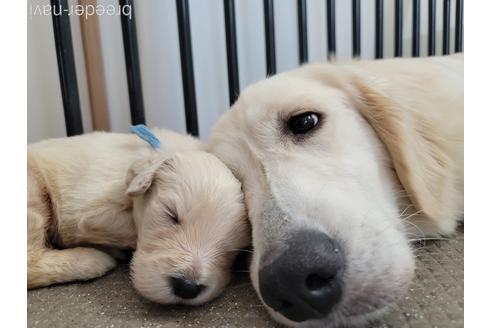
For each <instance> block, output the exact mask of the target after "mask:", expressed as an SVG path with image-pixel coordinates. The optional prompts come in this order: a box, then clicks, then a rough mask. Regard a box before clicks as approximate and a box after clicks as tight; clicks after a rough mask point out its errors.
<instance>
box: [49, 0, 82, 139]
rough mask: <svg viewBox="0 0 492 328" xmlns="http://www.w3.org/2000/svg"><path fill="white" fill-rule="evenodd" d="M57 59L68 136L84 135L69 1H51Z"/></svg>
mask: <svg viewBox="0 0 492 328" xmlns="http://www.w3.org/2000/svg"><path fill="white" fill-rule="evenodd" d="M51 7H52V16H53V17H52V18H53V32H54V35H55V47H56V59H57V62H58V74H59V77H60V89H61V93H62V101H63V112H64V115H65V127H66V129H67V136H73V135H77V134H82V133H84V129H83V126H82V115H81V113H80V100H79V88H78V86H77V72H76V70H75V59H74V55H73V45H72V33H71V29H70V17H69V16H68V11H69V8H68V4H67V0H51Z"/></svg>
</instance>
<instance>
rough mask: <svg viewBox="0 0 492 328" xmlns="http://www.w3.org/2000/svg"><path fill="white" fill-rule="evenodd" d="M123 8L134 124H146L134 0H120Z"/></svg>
mask: <svg viewBox="0 0 492 328" xmlns="http://www.w3.org/2000/svg"><path fill="white" fill-rule="evenodd" d="M120 6H121V8H127V9H125V12H126V13H128V15H123V14H122V15H121V30H122V32H123V33H122V34H123V46H124V49H125V63H126V79H127V83H128V96H129V99H130V114H131V119H132V124H145V112H144V101H143V91H142V79H141V77H140V60H139V56H138V42H137V23H136V20H135V7H134V5H133V0H120Z"/></svg>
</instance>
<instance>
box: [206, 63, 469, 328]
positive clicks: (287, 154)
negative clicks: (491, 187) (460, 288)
mask: <svg viewBox="0 0 492 328" xmlns="http://www.w3.org/2000/svg"><path fill="white" fill-rule="evenodd" d="M210 149H211V150H212V152H213V153H214V154H216V155H217V156H218V157H219V158H220V159H222V160H223V162H224V163H226V165H228V166H229V168H230V169H231V170H232V171H233V173H234V174H235V175H236V176H237V177H238V178H239V180H240V181H241V182H242V183H243V191H244V193H245V199H246V205H247V208H248V213H249V216H250V221H251V224H252V235H253V248H254V255H253V259H252V263H251V269H250V272H251V278H252V281H253V285H254V287H255V289H256V291H257V292H258V294H259V296H260V298H261V300H262V301H263V303H264V304H265V305H266V307H267V309H268V310H269V312H270V313H271V315H272V316H273V317H274V318H275V319H276V320H277V321H279V322H281V323H284V324H286V325H288V326H300V327H336V326H339V325H345V324H347V325H357V324H364V323H366V322H367V321H368V320H369V319H371V318H375V317H378V316H379V315H380V314H381V313H382V312H384V311H385V310H386V309H387V308H388V305H390V304H391V303H392V302H394V301H395V300H396V299H398V297H400V296H401V295H402V294H403V293H404V291H405V290H406V289H407V287H408V286H409V284H410V282H411V280H412V277H413V274H414V258H413V255H412V250H411V245H410V243H411V241H412V240H415V239H418V238H421V237H423V236H434V235H436V234H450V233H453V232H454V229H455V226H456V222H457V221H458V220H459V219H460V218H461V217H462V214H463V56H462V55H454V56H447V57H435V58H421V59H388V60H379V61H355V62H349V63H339V64H321V65H307V66H304V67H301V68H298V69H295V70H293V71H291V72H287V73H283V74H279V75H276V76H273V77H270V78H268V79H266V80H264V81H261V82H259V83H257V84H256V85H253V86H250V87H248V88H247V89H245V90H244V91H243V92H242V93H241V95H240V97H239V99H238V100H237V102H236V103H235V104H234V106H233V108H232V110H230V111H229V112H227V113H226V114H225V115H224V116H223V117H222V118H221V119H220V120H219V122H218V123H217V124H216V126H215V127H214V129H213V131H212V135H211V138H210Z"/></svg>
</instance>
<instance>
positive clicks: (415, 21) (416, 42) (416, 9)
mask: <svg viewBox="0 0 492 328" xmlns="http://www.w3.org/2000/svg"><path fill="white" fill-rule="evenodd" d="M419 55H420V0H413V10H412V56H413V57H418V56H419Z"/></svg>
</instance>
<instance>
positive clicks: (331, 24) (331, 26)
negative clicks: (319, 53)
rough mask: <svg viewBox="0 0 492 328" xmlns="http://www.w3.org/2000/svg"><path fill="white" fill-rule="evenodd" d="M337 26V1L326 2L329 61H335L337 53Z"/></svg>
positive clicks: (329, 0)
mask: <svg viewBox="0 0 492 328" xmlns="http://www.w3.org/2000/svg"><path fill="white" fill-rule="evenodd" d="M335 24H336V21H335V0H326V28H327V31H326V38H327V40H326V41H327V54H328V59H333V58H334V57H335V55H336V52H337V46H336V35H335V32H336V30H335Z"/></svg>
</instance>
